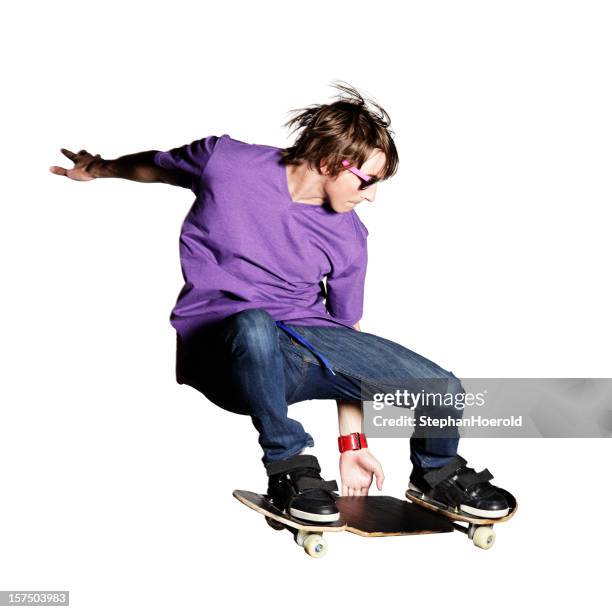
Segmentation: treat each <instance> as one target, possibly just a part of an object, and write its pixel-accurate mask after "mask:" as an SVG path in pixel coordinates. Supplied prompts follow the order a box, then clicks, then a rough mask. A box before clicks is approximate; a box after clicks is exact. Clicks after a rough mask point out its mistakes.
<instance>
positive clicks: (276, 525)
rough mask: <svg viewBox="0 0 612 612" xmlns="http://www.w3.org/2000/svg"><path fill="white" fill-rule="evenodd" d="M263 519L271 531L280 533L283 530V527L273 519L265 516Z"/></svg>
mask: <svg viewBox="0 0 612 612" xmlns="http://www.w3.org/2000/svg"><path fill="white" fill-rule="evenodd" d="M265 518H266V523H268V525H269V526H270V527H272V529H276V531H281V529H284V528H285V526H284V525H283V524H282V523H279V522H278V521H275V520H274V519H273V518H270V517H269V516H266V517H265Z"/></svg>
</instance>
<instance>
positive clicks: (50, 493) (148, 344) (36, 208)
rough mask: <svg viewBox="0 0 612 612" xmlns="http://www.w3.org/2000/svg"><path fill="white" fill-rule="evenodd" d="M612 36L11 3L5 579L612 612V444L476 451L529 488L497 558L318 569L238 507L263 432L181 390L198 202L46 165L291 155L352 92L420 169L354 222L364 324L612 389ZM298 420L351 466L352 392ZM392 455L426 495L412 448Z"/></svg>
mask: <svg viewBox="0 0 612 612" xmlns="http://www.w3.org/2000/svg"><path fill="white" fill-rule="evenodd" d="M6 10H8V13H7V12H6ZM611 21H612V20H611V10H610V5H609V4H608V3H605V2H585V1H582V2H561V1H556V2H538V1H533V0H531V1H529V2H522V1H515V2H492V1H486V2H485V1H483V2H465V1H462V2H427V3H425V2H414V3H411V2H404V3H395V2H379V3H376V4H375V3H372V2H359V1H355V0H352V1H351V2H349V3H346V2H342V3H340V2H338V3H329V2H327V3H326V2H319V1H312V0H311V1H309V2H307V3H293V4H289V3H281V2H256V3H255V2H254V3H246V2H224V3H214V4H210V5H207V4H205V3H195V2H193V3H190V2H180V1H177V0H175V1H174V2H170V3H168V2H163V3H159V2H146V3H144V2H142V3H140V2H126V1H123V2H114V1H109V0H107V1H106V2H103V3H83V2H59V3H43V2H30V3H28V2H24V3H20V4H19V5H18V6H17V5H16V4H15V3H13V4H12V5H11V7H10V8H9V9H5V13H4V17H3V24H2V26H1V27H2V36H1V37H0V41H1V42H0V45H1V47H2V48H1V51H2V57H3V85H4V86H3V96H2V106H3V112H2V135H3V146H2V148H1V152H0V155H1V163H2V170H3V172H2V175H3V178H2V208H1V210H2V222H1V225H0V228H1V229H0V231H1V235H0V238H1V241H0V248H1V256H2V300H1V305H0V307H1V309H2V312H1V313H0V324H1V326H2V328H1V333H2V370H1V371H2V384H1V393H2V397H1V411H2V412H1V423H0V426H1V431H2V442H1V445H0V466H1V472H0V479H1V480H0V484H1V488H0V542H1V544H0V589H69V590H70V592H71V606H72V608H74V609H76V610H87V611H88V612H92V611H98V610H111V609H112V610H130V611H132V610H203V609H213V606H214V608H217V607H220V606H228V607H229V606H232V607H233V606H236V608H242V607H245V608H248V609H249V610H264V609H266V610H274V609H282V610H313V609H316V610H318V609H328V608H329V609H332V608H336V609H338V608H339V607H340V606H342V607H343V608H346V607H350V608H352V607H354V606H356V607H359V608H370V609H377V608H380V607H383V606H384V607H389V608H392V607H393V608H395V607H401V608H402V609H405V608H409V609H417V608H419V609H423V606H424V605H425V606H427V609H436V610H438V609H439V610H443V609H446V610H449V609H453V610H470V611H473V610H483V611H484V610H486V611H489V610H495V612H499V611H502V610H516V609H517V608H520V607H521V606H525V605H529V607H531V606H540V605H545V604H549V605H551V606H554V607H555V608H556V609H572V610H573V609H575V608H576V607H577V606H581V607H584V608H586V607H588V608H590V609H595V610H600V609H604V608H607V607H608V605H609V602H607V600H606V599H605V592H604V585H605V583H604V579H606V578H608V572H609V559H608V556H607V554H606V553H607V552H608V550H609V546H610V544H611V543H612V542H611V540H610V535H609V527H608V524H607V522H608V520H609V517H608V516H607V515H608V512H609V508H610V503H611V502H612V494H611V490H610V487H609V482H610V473H609V468H610V460H611V458H612V453H611V449H610V440H609V439H608V440H601V439H600V440H577V439H558V440H520V441H518V442H517V441H510V440H473V439H472V440H464V441H463V442H462V445H461V447H460V452H461V454H462V455H463V456H465V457H466V458H467V459H468V460H469V461H470V464H472V465H473V466H474V467H476V468H478V469H482V468H484V467H488V468H489V469H490V470H491V471H492V473H493V474H494V476H495V480H494V483H496V484H499V485H500V486H503V487H505V488H508V489H510V490H511V491H513V492H514V493H515V494H516V495H517V497H518V498H519V501H520V509H519V512H518V514H517V516H516V518H514V519H513V520H512V521H511V522H509V523H506V524H503V525H499V527H498V528H497V534H498V538H497V543H496V545H495V546H494V548H492V549H491V550H489V551H482V550H479V549H477V548H475V547H474V546H472V545H471V543H470V542H469V541H468V540H467V538H466V537H465V536H463V534H460V533H454V534H443V535H432V536H420V537H419V536H416V537H406V538H386V539H380V538H379V539H363V538H359V537H357V536H353V535H351V534H330V535H329V536H328V541H329V542H330V552H329V554H328V555H327V557H325V558H324V559H321V560H314V559H310V558H308V557H307V556H306V555H305V554H304V553H303V552H302V551H300V550H299V549H298V548H297V547H296V546H295V545H294V544H293V542H292V541H291V537H290V534H289V533H287V532H280V533H277V532H274V531H272V530H270V529H268V528H267V527H266V526H265V524H264V522H263V519H262V518H261V517H260V516H258V515H257V514H255V513H253V512H250V511H248V510H247V509H246V508H244V507H243V506H241V505H240V504H238V503H237V502H236V501H235V500H233V498H232V497H231V491H232V489H234V488H248V489H254V490H263V489H264V487H265V483H266V479H265V474H264V471H263V468H262V465H261V463H260V456H261V451H260V449H259V447H258V446H257V442H256V435H255V433H254V430H253V429H252V427H251V424H250V421H249V420H248V419H247V418H245V417H240V416H237V415H233V414H229V413H225V412H223V411H222V410H220V409H219V408H217V407H215V406H214V405H212V404H211V403H210V402H208V400H206V399H205V398H204V397H203V396H202V395H200V394H199V393H198V392H196V391H195V390H193V389H191V388H189V387H186V386H179V385H177V384H176V383H175V380H174V347H175V336H174V332H173V330H172V328H171V327H170V324H169V322H168V316H169V312H170V310H171V308H172V306H173V304H174V300H175V298H176V296H177V294H178V292H179V289H180V287H181V276H180V267H179V259H178V234H179V229H180V225H181V222H182V220H183V218H184V216H185V215H186V213H187V211H188V209H189V206H190V204H191V202H192V200H193V197H192V194H191V192H189V191H187V190H183V189H180V188H172V187H169V186H166V185H160V184H153V185H143V184H138V183H130V182H127V181H119V180H99V181H94V182H90V183H75V182H71V181H68V180H67V179H64V178H62V177H58V176H55V175H52V174H50V173H49V172H48V167H49V166H50V165H52V164H63V163H66V162H67V160H65V159H64V158H63V156H62V155H61V154H60V152H59V149H60V147H67V148H69V149H72V150H74V151H77V150H79V149H81V148H86V149H88V150H90V151H91V152H93V153H100V154H101V155H102V156H103V157H107V158H112V157H116V156H119V155H123V154H126V153H132V152H136V151H141V150H148V149H168V148H170V147H173V146H178V145H181V144H184V143H186V142H190V141H192V140H194V139H196V138H201V137H203V136H206V135H209V134H217V135H220V134H223V133H229V134H230V135H231V136H233V137H234V138H238V139H240V140H244V141H247V142H253V143H261V144H271V145H275V146H285V145H287V144H289V143H290V142H291V141H290V139H289V138H288V135H287V133H286V130H285V128H283V126H282V124H283V122H284V121H286V119H287V111H289V110H290V109H293V108H297V107H301V106H305V105H308V104H313V103H322V102H327V101H330V100H331V96H332V95H333V93H334V90H333V89H332V88H331V87H329V83H330V81H332V80H333V79H343V80H345V81H348V82H349V83H351V84H353V85H355V86H357V87H359V88H360V89H361V90H362V91H363V92H364V93H366V94H369V95H371V96H373V97H374V98H375V99H376V100H377V101H378V102H379V103H380V104H382V105H383V106H384V107H385V108H386V109H387V110H388V112H389V113H390V115H391V118H392V127H393V129H394V130H395V133H396V142H397V146H398V148H399V153H400V159H401V162H400V171H399V174H398V175H397V176H396V177H394V178H393V179H392V180H391V181H389V182H387V183H383V184H382V185H381V186H380V188H379V190H378V196H377V198H376V202H375V203H374V204H369V203H368V202H364V203H363V204H361V205H360V206H359V207H358V209H357V211H358V213H359V215H360V216H361V218H362V220H363V221H364V223H365V224H366V226H367V227H368V228H369V231H370V242H369V244H370V266H369V271H368V278H367V289H366V306H365V316H364V319H363V321H362V328H363V330H364V331H368V332H370V333H375V334H378V335H381V336H384V337H387V338H391V339H393V340H395V341H397V342H401V343H402V344H404V345H405V346H408V347H409V348H411V349H412V350H415V351H417V352H419V353H421V354H423V355H425V356H427V357H428V358H430V359H432V360H434V361H436V362H437V363H439V364H440V365H442V366H443V367H445V368H447V369H450V370H452V371H453V372H454V373H455V374H456V375H457V376H459V377H487V376H492V377H493V376H495V377H512V376H525V377H544V376H550V377H566V376H567V377H610V376H612V367H611V363H610V349H609V347H610V345H611V343H612V331H611V328H610V323H609V313H610V311H611V306H612V300H611V297H610V290H609V282H610V280H609V277H610V255H611V253H610V242H609V241H610V215H609V207H610V204H611V197H610V196H611V183H610V162H611V156H612V154H611V148H610V142H611V136H612V125H611V118H610V117H611V113H610V108H612V91H611V85H610V63H611V62H610V59H611V57H612V55H611V52H612V48H611V47H612V42H611V38H610V29H611V27H612V23H611ZM577 409H578V410H579V409H580V407H579V406H578V407H577ZM291 414H292V416H294V417H296V418H299V419H300V420H302V421H303V423H304V424H305V426H306V428H307V430H308V431H309V432H310V433H312V434H313V435H314V437H315V439H316V448H315V449H314V451H315V452H316V454H317V456H318V457H319V460H320V461H321V463H322V465H323V466H324V476H325V477H326V478H338V473H337V449H336V436H337V430H336V416H335V405H334V402H332V401H329V402H305V403H303V404H298V405H294V406H292V407H291ZM371 446H372V448H373V450H374V452H375V454H376V455H377V456H378V457H379V458H380V460H381V461H382V463H383V467H384V469H385V472H386V475H387V481H386V484H385V489H384V493H386V494H392V495H396V496H400V497H401V496H402V495H403V491H404V489H405V487H406V484H407V480H408V473H409V459H408V442H407V441H398V440H373V441H372V445H371ZM608 592H609V590H608Z"/></svg>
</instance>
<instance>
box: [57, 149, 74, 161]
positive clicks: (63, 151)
mask: <svg viewBox="0 0 612 612" xmlns="http://www.w3.org/2000/svg"><path fill="white" fill-rule="evenodd" d="M60 151H61V152H62V153H63V154H64V155H65V156H66V157H67V158H68V159H69V160H70V161H71V162H74V163H76V161H77V159H78V157H79V156H78V155H77V154H76V153H73V152H72V151H69V150H68V149H60Z"/></svg>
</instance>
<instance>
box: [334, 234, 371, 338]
mask: <svg viewBox="0 0 612 612" xmlns="http://www.w3.org/2000/svg"><path fill="white" fill-rule="evenodd" d="M367 266H368V247H367V241H366V240H365V238H364V239H363V242H362V243H361V245H360V248H359V251H358V254H357V256H356V257H355V258H354V259H353V260H352V261H351V263H350V264H349V265H348V266H346V267H345V268H344V269H343V270H337V271H335V270H332V271H331V272H330V274H329V275H328V276H327V300H326V302H325V304H326V307H327V312H329V314H330V315H331V316H332V317H334V318H336V319H339V320H340V321H342V323H344V324H345V325H350V326H353V325H355V323H358V322H359V321H360V320H361V317H362V315H363V297H364V289H365V277H366V269H367Z"/></svg>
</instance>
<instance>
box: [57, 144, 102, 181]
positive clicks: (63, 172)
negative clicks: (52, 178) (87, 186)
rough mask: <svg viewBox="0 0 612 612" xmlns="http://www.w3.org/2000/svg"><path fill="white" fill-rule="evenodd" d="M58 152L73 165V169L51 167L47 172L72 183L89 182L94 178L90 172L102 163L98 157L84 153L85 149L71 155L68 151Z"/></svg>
mask: <svg viewBox="0 0 612 612" xmlns="http://www.w3.org/2000/svg"><path fill="white" fill-rule="evenodd" d="M60 151H61V152H62V153H63V154H64V155H65V156H66V157H67V158H68V159H69V160H70V161H71V162H73V163H74V168H62V167H61V166H51V167H50V168H49V170H50V171H51V172H52V173H53V174H59V175H60V176H67V177H68V178H69V179H72V180H73V181H91V180H93V179H95V178H96V177H95V176H94V175H93V174H92V170H93V168H94V167H95V166H96V165H97V164H98V163H100V162H101V161H103V160H102V158H101V157H100V155H92V154H91V153H88V152H87V151H85V149H81V150H80V151H79V152H78V153H73V152H72V151H69V150H68V149H60Z"/></svg>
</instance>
